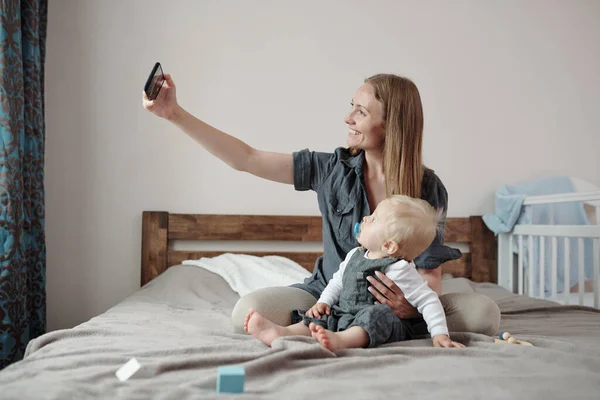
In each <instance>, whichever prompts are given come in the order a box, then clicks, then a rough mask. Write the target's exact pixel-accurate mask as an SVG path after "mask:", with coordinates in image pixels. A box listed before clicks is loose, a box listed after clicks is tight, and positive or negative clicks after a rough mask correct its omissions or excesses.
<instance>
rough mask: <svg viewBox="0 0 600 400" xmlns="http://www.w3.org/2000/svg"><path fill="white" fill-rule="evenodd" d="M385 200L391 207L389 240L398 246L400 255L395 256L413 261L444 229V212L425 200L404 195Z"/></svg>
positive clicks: (386, 226) (387, 221)
mask: <svg viewBox="0 0 600 400" xmlns="http://www.w3.org/2000/svg"><path fill="white" fill-rule="evenodd" d="M384 201H388V202H390V203H391V205H392V207H391V212H390V214H389V215H388V216H387V220H386V221H385V234H386V237H387V239H386V241H389V240H391V241H394V242H396V243H397V244H398V245H399V249H398V253H399V254H395V256H400V257H401V258H404V259H406V260H413V259H414V258H415V257H417V256H418V255H419V254H421V253H423V252H424V251H425V250H426V249H427V248H428V247H429V246H430V245H431V243H432V242H433V240H434V239H435V237H436V235H437V234H438V232H439V231H440V229H441V227H442V225H441V222H442V221H443V219H444V211H443V210H436V209H435V208H433V207H432V206H431V205H430V204H429V203H428V202H426V201H425V200H422V199H416V198H413V197H409V196H405V195H392V196H391V197H388V198H387V199H385V200H384Z"/></svg>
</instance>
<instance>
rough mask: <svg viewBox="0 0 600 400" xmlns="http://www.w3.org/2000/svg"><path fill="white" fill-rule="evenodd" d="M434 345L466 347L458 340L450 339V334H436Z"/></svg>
mask: <svg viewBox="0 0 600 400" xmlns="http://www.w3.org/2000/svg"><path fill="white" fill-rule="evenodd" d="M433 345H434V346H435V347H458V348H463V347H465V345H464V344H460V343H458V342H453V341H452V340H450V337H449V336H448V335H435V336H434V337H433Z"/></svg>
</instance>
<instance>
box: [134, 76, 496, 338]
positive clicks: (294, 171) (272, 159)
mask: <svg viewBox="0 0 600 400" xmlns="http://www.w3.org/2000/svg"><path fill="white" fill-rule="evenodd" d="M165 78H166V81H165V84H164V86H163V88H162V90H161V91H160V94H159V95H158V97H157V99H156V100H154V101H150V100H148V98H147V97H146V95H145V93H144V94H143V97H144V99H143V104H144V107H145V108H146V109H147V110H149V111H151V112H153V113H154V114H156V115H157V116H159V117H162V118H165V119H167V120H168V121H171V122H172V123H173V124H175V125H176V126H177V127H179V128H180V129H181V130H182V131H184V132H185V133H186V134H188V135H189V136H190V137H192V138H193V139H194V140H196V141H197V142H198V143H200V145H202V146H203V147H204V148H205V149H206V150H207V151H209V152H210V153H212V154H213V155H214V156H216V157H218V158H219V159H221V160H222V161H224V162H225V163H227V164H228V165H229V166H231V167H232V168H234V169H236V170H238V171H245V172H249V173H251V174H253V175H256V176H258V177H261V178H265V179H269V180H272V181H276V182H281V183H287V184H293V185H294V187H295V189H296V190H309V189H310V190H314V191H316V192H317V198H318V202H319V209H320V211H321V215H322V217H323V247H324V254H323V256H321V257H320V258H319V259H318V260H317V263H316V265H315V269H314V273H313V275H312V276H311V277H309V278H307V279H306V280H305V282H303V283H299V284H296V285H293V286H292V287H279V288H266V289H262V290H258V291H256V292H253V293H250V294H248V295H246V296H244V297H242V298H241V299H240V300H239V301H238V303H237V304H236V306H235V308H234V310H233V313H232V322H233V326H234V329H235V330H236V332H240V333H242V332H244V329H243V326H244V319H245V316H246V314H247V312H248V310H249V309H250V308H254V309H256V310H258V311H260V312H261V314H262V315H264V316H265V317H266V318H268V319H269V320H271V321H273V322H275V323H277V324H278V325H289V324H290V323H292V322H297V321H291V310H294V309H309V308H310V307H312V305H313V304H314V303H315V302H316V300H317V298H318V297H319V296H320V294H321V292H322V291H323V289H324V288H325V286H326V285H327V282H329V280H330V279H331V277H332V276H333V274H334V272H335V271H337V269H338V268H339V264H340V262H342V260H343V259H344V257H345V255H346V253H348V252H349V251H350V250H351V249H352V248H354V247H356V246H357V243H356V240H355V238H354V236H353V235H352V226H353V224H354V223H355V222H356V221H360V220H361V219H362V218H363V217H364V216H366V215H369V214H370V213H371V210H374V209H375V207H376V206H377V205H378V204H379V203H380V202H381V201H382V200H383V199H385V198H386V197H388V196H389V195H390V194H392V193H394V194H404V195H408V196H411V197H417V198H418V197H420V198H422V199H424V200H426V201H428V202H429V203H430V204H431V205H432V206H433V207H436V208H443V209H444V211H446V210H447V207H448V195H447V192H446V188H445V187H444V185H443V184H442V182H441V180H440V179H439V178H438V177H437V175H436V174H435V173H434V172H433V171H432V170H430V169H428V168H426V167H425V166H424V165H423V162H422V151H421V148H422V142H423V109H422V105H421V97H420V95H419V91H418V89H417V87H416V86H415V84H414V83H413V82H412V81H410V80H409V79H406V78H403V77H399V76H396V75H391V74H379V75H375V76H372V77H370V78H368V79H366V80H365V82H364V84H363V85H362V86H361V87H360V88H359V89H358V90H357V91H356V93H355V95H354V98H353V101H352V103H351V104H352V108H351V110H350V112H349V114H348V115H347V116H346V118H345V122H346V124H347V125H348V128H349V132H348V138H347V144H348V148H338V149H336V150H335V151H334V152H333V153H317V152H310V151H308V150H307V149H305V150H302V151H299V152H295V153H293V154H282V153H272V152H266V151H261V150H257V149H254V148H252V147H250V146H249V145H247V144H246V143H244V142H242V141H240V140H238V139H236V138H235V137H233V136H230V135H228V134H226V133H224V132H222V131H220V130H218V129H216V128H214V127H212V126H210V125H208V124H206V123H205V122H203V121H200V120H199V119H197V118H195V117H194V116H193V115H191V114H190V113H188V112H187V111H185V110H184V109H183V108H182V107H180V106H179V105H178V103H177V97H176V89H175V83H174V82H173V80H172V78H171V76H170V75H169V74H165ZM443 238H444V234H443V229H442V230H441V231H440V232H439V234H438V236H437V237H436V239H435V241H434V242H433V243H432V245H431V246H430V247H429V248H428V249H427V250H426V251H425V252H424V253H423V254H422V255H420V256H419V257H418V258H417V259H415V265H416V266H417V267H418V268H419V272H420V273H421V274H422V275H423V277H424V278H425V279H426V280H427V282H428V284H429V286H430V287H431V288H432V289H433V290H434V291H436V292H437V293H438V294H441V289H442V283H441V269H440V268H439V266H440V265H441V264H442V263H444V262H446V261H450V260H454V259H456V258H459V257H460V252H459V251H458V250H455V249H451V248H449V247H447V246H444V245H443ZM379 278H380V279H381V280H382V282H383V283H385V284H386V286H387V287H386V286H384V285H382V284H381V283H380V282H378V281H377V280H374V279H372V278H368V279H369V282H370V284H371V286H370V287H369V290H370V291H371V293H372V294H373V295H374V296H375V298H376V299H377V302H378V303H382V304H387V305H388V306H390V307H391V308H392V310H393V311H394V313H395V314H396V315H397V316H398V317H399V318H402V319H405V318H413V317H415V316H417V315H418V314H417V310H416V309H415V308H414V307H412V306H411V305H410V303H408V301H407V300H406V299H405V298H404V295H403V293H402V292H401V291H400V289H399V288H398V286H397V285H396V284H394V282H392V281H391V280H389V279H388V278H387V277H386V276H385V275H381V276H379ZM374 289H376V290H374ZM440 300H441V301H442V304H443V305H444V310H445V312H446V317H447V321H448V328H449V330H450V331H451V332H452V331H455V332H457V331H462V332H477V333H483V334H487V335H493V334H495V333H496V331H497V329H498V326H499V323H500V311H499V309H498V307H497V306H496V304H495V303H494V302H493V301H492V300H491V299H489V298H488V297H485V296H481V295H477V294H471V293H469V294H458V293H452V294H447V295H443V296H441V297H440Z"/></svg>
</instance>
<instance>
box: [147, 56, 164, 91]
mask: <svg viewBox="0 0 600 400" xmlns="http://www.w3.org/2000/svg"><path fill="white" fill-rule="evenodd" d="M163 83H165V76H164V75H163V70H162V67H161V66H160V63H159V62H157V63H156V64H154V68H152V71H151V72H150V76H148V80H146V85H145V86H144V92H146V96H148V98H149V99H150V100H154V99H156V96H158V93H159V92H160V88H161V87H162V85H163Z"/></svg>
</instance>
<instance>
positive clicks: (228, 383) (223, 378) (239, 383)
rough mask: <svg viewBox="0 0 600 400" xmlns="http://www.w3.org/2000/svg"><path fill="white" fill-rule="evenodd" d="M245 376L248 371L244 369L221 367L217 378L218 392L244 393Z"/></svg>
mask: <svg viewBox="0 0 600 400" xmlns="http://www.w3.org/2000/svg"><path fill="white" fill-rule="evenodd" d="M245 376H246V371H245V370H244V367H236V366H227V367H219V374H218V376H217V392H218V393H243V392H244V378H245Z"/></svg>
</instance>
